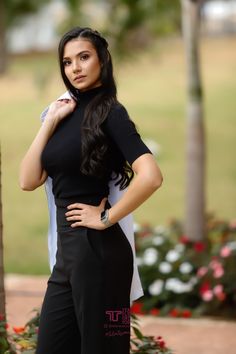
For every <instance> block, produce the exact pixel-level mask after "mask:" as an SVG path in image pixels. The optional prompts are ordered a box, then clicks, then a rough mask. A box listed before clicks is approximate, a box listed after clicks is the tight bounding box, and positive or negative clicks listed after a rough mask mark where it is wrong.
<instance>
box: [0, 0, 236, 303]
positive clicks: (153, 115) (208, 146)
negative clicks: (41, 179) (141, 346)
mask: <svg viewBox="0 0 236 354" xmlns="http://www.w3.org/2000/svg"><path fill="white" fill-rule="evenodd" d="M187 3H191V6H194V7H193V9H192V10H194V9H195V10H196V11H197V12H198V17H196V16H195V17H194V13H191V11H190V10H191V9H190V8H189V9H190V10H189V9H187V8H186V9H185V10H184V6H185V5H186V4H187ZM184 4H185V5H184ZM191 16H193V17H192V20H191ZM191 23H192V25H194V24H195V25H196V27H195V29H194V28H192V30H193V32H192V37H191V38H188V34H191V31H190V27H191ZM74 25H79V26H89V27H92V28H94V29H97V30H99V31H100V32H101V33H102V34H104V35H105V36H106V37H107V38H108V40H109V43H110V51H111V53H112V56H113V59H114V66H115V76H116V80H117V84H118V96H119V100H120V101H121V102H122V103H123V104H124V105H125V106H126V108H127V110H128V112H129V114H130V116H131V118H132V119H133V120H134V121H135V123H136V124H137V126H138V128H139V131H140V133H141V135H142V137H143V139H144V140H145V141H146V143H147V144H148V146H149V147H150V148H151V150H152V151H153V153H154V154H155V157H156V159H157V161H158V164H159V165H160V167H161V170H162V172H163V175H164V183H163V186H162V187H161V189H160V190H158V191H157V192H156V193H155V195H153V196H152V197H151V198H150V199H149V200H148V201H147V202H146V203H145V204H144V205H142V207H141V208H139V209H138V210H137V211H136V212H135V221H136V231H137V234H138V233H140V232H141V233H142V235H141V236H140V237H141V238H142V236H143V235H145V233H146V234H148V235H149V236H150V235H151V236H152V239H153V232H154V231H153V230H154V229H155V230H157V231H155V232H159V233H160V232H161V233H162V232H163V230H166V228H168V227H170V226H171V227H172V228H174V233H173V234H171V233H170V235H169V236H170V237H172V236H173V235H174V236H173V239H175V240H177V238H179V237H182V236H186V239H185V241H186V240H192V242H193V241H194V242H200V241H201V242H208V241H209V237H208V236H209V235H208V234H207V232H208V229H207V227H208V226H209V220H210V221H211V222H212V223H213V224H211V226H212V225H213V226H212V227H213V231H212V233H211V237H210V238H211V239H214V242H215V240H218V241H219V240H220V242H222V239H223V238H222V237H223V236H222V235H223V234H224V235H226V234H227V235H228V236H227V237H229V238H230V242H231V241H232V239H234V238H235V228H236V188H235V180H236V163H235V162H236V161H235V151H236V129H235V114H236V113H235V112H236V100H235V97H236V1H235V0H225V1H217V0H214V1H189V0H187V1H185V0H183V1H182V6H181V1H179V0H110V1H108V0H91V1H88V0H86V1H85V0H64V1H62V0H52V1H45V0H43V1H40V2H36V1H34V0H19V1H13V0H5V1H1V3H0V72H1V76H0V102H1V105H0V107H1V108H0V139H1V154H2V200H3V224H4V262H5V271H6V272H7V273H23V274H48V273H49V267H48V254H47V227H48V210H47V202H46V196H45V193H44V187H41V188H39V189H38V190H36V191H34V192H22V191H21V190H20V188H19V184H18V171H19V165H20V161H21V159H22V158H23V156H24V154H25V152H26V150H27V148H28V147H29V145H30V143H31V141H32V140H33V138H34V136H35V134H36V133H37V131H38V129H39V127H40V118H39V117H40V113H41V112H42V111H43V110H44V108H45V107H46V106H47V105H48V104H49V103H50V102H51V101H52V100H55V99H56V98H57V97H58V96H59V95H61V94H62V93H63V92H64V91H65V88H64V86H63V84H62V80H61V78H60V75H59V67H58V60H57V44H58V41H59V39H60V36H61V35H62V34H63V33H64V32H65V31H67V30H69V29H70V28H71V27H72V26H74ZM188 26H190V27H188ZM184 28H185V30H184ZM196 33H197V36H198V37H197V42H196ZM198 40H199V42H198ZM189 43H192V45H193V48H195V49H196V50H197V51H195V52H194V51H193V52H192V53H195V54H198V59H199V60H197V59H196V60H193V61H192V62H191V55H189V53H190V52H191V49H189V48H190V47H189ZM198 43H199V46H198ZM194 46H195V47H194ZM189 50H190V52H189ZM196 58H197V55H196ZM192 59H193V58H192ZM194 68H195V69H196V72H197V76H196V77H197V85H196V86H194V82H195V81H194V80H193V81H191V79H190V76H191V75H193V74H194ZM195 83H196V82H195ZM191 85H192V86H191ZM194 105H195V106H194ZM196 105H197V106H198V108H197V107H196ZM187 107H188V109H187ZM191 107H192V108H191ZM194 107H195V108H194ZM199 107H200V109H199ZM194 112H195V113H194ZM196 112H198V113H196ZM191 114H192V117H191ZM189 122H190V125H189ZM191 122H192V123H191ZM194 122H195V123H194ZM191 124H192V125H191ZM194 124H195V126H193V125H194ZM190 130H191V131H192V133H191V132H190ZM191 134H192V135H191ZM194 139H196V141H195V143H196V146H195V148H196V149H195V148H194V147H193V149H192V150H191V148H190V150H189V146H190V145H191V141H192V142H193V141H194ZM189 142H190V145H189ZM194 149H195V150H194ZM189 151H190V153H189ZM191 151H192V152H191ZM194 151H195V152H196V151H197V153H194ZM201 157H202V158H203V159H202V160H201ZM191 161H192V162H195V165H194V166H195V167H193V170H192V172H189V171H190V170H191ZM189 166H190V167H189ZM201 166H204V171H203V170H202V169H201ZM188 168H189V169H190V170H189V169H188ZM194 168H195V170H194ZM199 170H200V173H198V171H199ZM194 171H195V172H194ZM191 173H192V174H191ZM189 176H190V177H189ZM191 176H192V177H191ZM195 179H197V180H196V181H195ZM189 181H190V182H189ZM191 181H192V183H191ZM195 182H196V184H195ZM191 191H195V196H194V195H192V197H191V198H192V202H191V200H190V201H189V196H190V194H191ZM196 193H197V195H199V196H200V197H201V199H200V201H199V204H198V205H197V206H196V209H194V208H195V206H194V203H195V202H196V200H197V199H198V198H197V195H196ZM191 198H190V199H191ZM191 205H192V209H191ZM189 209H190V211H189ZM191 210H192V211H191ZM197 214H199V215H200V214H201V215H200V219H199V215H197ZM196 217H198V219H197V221H196V224H197V225H199V227H200V229H199V230H200V231H199V230H198V231H197V232H196V230H195V231H194V230H193V235H192V236H191V235H190V234H191V231H189V232H188V231H186V230H190V229H191V225H193V224H194V221H191V220H193V219H192V218H195V219H196ZM202 219H204V220H202ZM189 220H190V224H191V225H190V226H189V228H187V229H186V227H187V226H186V224H187V223H188V221H189ZM199 220H200V221H199ZM201 223H202V225H200V224H201ZM206 225H207V227H206ZM161 227H162V228H161ZM215 227H216V228H215ZM158 230H159V231H158ZM176 230H177V231H178V232H177V231H176ZM219 230H220V231H219ZM194 232H195V233H194ZM212 235H213V236H212ZM223 241H225V239H223ZM228 241H229V239H227V242H228ZM157 243H158V242H157V241H156V246H155V247H158V245H157ZM149 246H150V245H149V244H148V243H147V244H146V246H144V245H143V244H142V245H140V250H142V252H144V251H145V247H146V248H147V247H149ZM221 246H222V244H221ZM221 246H220V247H221ZM171 247H172V246H171ZM232 250H233V248H232ZM140 252H141V251H140ZM163 252H164V251H163ZM154 253H155V252H154ZM150 254H151V253H150V252H149V256H147V252H146V258H147V257H149V258H148V259H149V260H148V261H147V264H146V265H148V264H149V266H153V264H154V263H155V264H157V260H156V258H155V256H154V258H152V257H153V254H151V256H150ZM140 258H141V256H140ZM153 259H155V260H154V262H153V261H152V260H153ZM208 261H209V259H208ZM148 262H149V263H148ZM172 262H174V261H172ZM141 263H142V262H141V261H140V266H141ZM145 269H146V268H145ZM144 273H145V272H144ZM195 273H196V269H195ZM155 274H156V273H155ZM160 276H161V275H160ZM144 277H145V274H144ZM151 279H152V277H151V278H150V279H149V280H148V281H147V285H146V288H147V289H148V286H150V283H151V281H153V279H152V280H151ZM159 285H160V284H159ZM149 291H150V289H149ZM156 291H157V290H156ZM234 291H235V290H234ZM150 293H151V292H150ZM154 293H155V291H154ZM157 293H158V291H157ZM157 293H156V295H157ZM149 295H150V294H149ZM154 295H155V294H154ZM234 296H235V292H234ZM152 305H153V304H152ZM150 306H151V305H150V304H149V307H150Z"/></svg>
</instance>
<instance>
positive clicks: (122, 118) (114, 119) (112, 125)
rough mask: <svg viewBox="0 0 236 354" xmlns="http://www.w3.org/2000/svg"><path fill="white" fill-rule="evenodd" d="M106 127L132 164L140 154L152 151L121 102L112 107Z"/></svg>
mask: <svg viewBox="0 0 236 354" xmlns="http://www.w3.org/2000/svg"><path fill="white" fill-rule="evenodd" d="M104 129H105V132H106V133H107V134H108V136H109V137H110V138H111V139H112V140H113V142H114V143H115V145H116V146H117V147H118V149H119V150H120V151H121V153H122V155H123V156H124V158H125V159H126V160H127V161H128V162H129V164H130V165H132V163H133V162H134V161H135V160H136V159H137V158H138V157H139V156H141V155H143V154H146V153H150V154H151V153H152V152H151V151H150V150H149V148H148V147H147V146H146V145H145V143H144V142H143V140H142V139H141V137H140V134H139V133H138V131H137V129H136V127H135V124H134V123H133V121H132V120H131V119H130V117H129V115H128V113H127V111H126V109H125V107H124V106H122V105H121V104H117V105H115V106H114V107H113V108H112V109H111V111H110V113H109V114H108V116H107V119H106V120H105V122H104Z"/></svg>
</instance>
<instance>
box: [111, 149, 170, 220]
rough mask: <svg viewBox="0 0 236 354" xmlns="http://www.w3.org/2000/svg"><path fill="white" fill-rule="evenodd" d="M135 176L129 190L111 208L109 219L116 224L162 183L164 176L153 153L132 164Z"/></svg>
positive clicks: (142, 156) (139, 158)
mask: <svg viewBox="0 0 236 354" xmlns="http://www.w3.org/2000/svg"><path fill="white" fill-rule="evenodd" d="M132 169H133V171H134V172H135V177H134V179H133V180H132V181H131V183H130V185H129V187H128V189H127V192H126V193H124V194H123V196H122V198H121V199H120V200H119V201H118V202H117V203H116V204H115V205H113V206H112V208H110V209H109V221H110V222H111V223H112V224H114V223H116V222H117V221H119V220H120V219H122V218H123V217H124V216H126V215H128V214H129V213H131V212H133V211H134V210H135V209H137V208H138V207H139V206H140V205H141V204H142V203H143V202H145V200H147V199H148V198H149V197H150V196H151V195H152V194H153V193H154V192H155V191H156V190H157V189H158V188H159V187H160V186H161V184H162V181H163V177H162V173H161V171H160V168H159V167H158V165H157V163H156V161H155V159H154V157H153V155H152V154H149V153H147V154H143V155H141V156H140V157H138V158H137V159H136V160H135V161H134V162H133V164H132Z"/></svg>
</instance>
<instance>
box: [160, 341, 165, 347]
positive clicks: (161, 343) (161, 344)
mask: <svg viewBox="0 0 236 354" xmlns="http://www.w3.org/2000/svg"><path fill="white" fill-rule="evenodd" d="M159 345H160V347H161V348H165V345H166V343H165V342H164V340H160V341H159Z"/></svg>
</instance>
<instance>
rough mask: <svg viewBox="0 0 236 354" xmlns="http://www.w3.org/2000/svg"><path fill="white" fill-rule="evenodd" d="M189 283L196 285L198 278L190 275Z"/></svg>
mask: <svg viewBox="0 0 236 354" xmlns="http://www.w3.org/2000/svg"><path fill="white" fill-rule="evenodd" d="M189 283H190V284H191V285H193V286H194V285H196V284H197V283H198V278H197V277H191V278H190V280H189Z"/></svg>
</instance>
